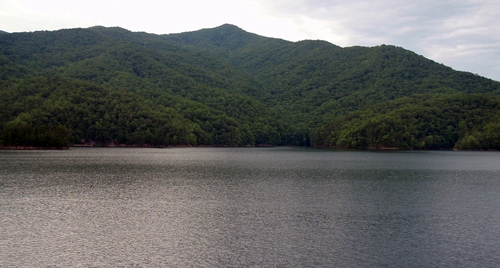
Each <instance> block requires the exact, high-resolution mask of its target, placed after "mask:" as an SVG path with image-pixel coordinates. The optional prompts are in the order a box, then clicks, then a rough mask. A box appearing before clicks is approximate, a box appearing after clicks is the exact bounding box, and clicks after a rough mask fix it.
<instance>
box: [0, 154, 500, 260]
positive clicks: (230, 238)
mask: <svg viewBox="0 0 500 268" xmlns="http://www.w3.org/2000/svg"><path fill="white" fill-rule="evenodd" d="M499 265H500V153H498V152H358V151H331V150H315V149H302V148H183V149H95V148H89V149H71V150H68V151H22V152H21V151H0V267H499Z"/></svg>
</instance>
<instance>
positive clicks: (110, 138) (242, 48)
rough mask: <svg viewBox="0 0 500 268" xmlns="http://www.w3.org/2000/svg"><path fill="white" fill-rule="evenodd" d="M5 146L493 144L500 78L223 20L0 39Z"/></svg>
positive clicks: (393, 51)
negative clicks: (166, 28)
mask: <svg viewBox="0 0 500 268" xmlns="http://www.w3.org/2000/svg"><path fill="white" fill-rule="evenodd" d="M0 87H1V88H0V89H1V91H0V97H1V98H0V115H1V122H0V124H1V133H0V143H1V144H3V145H32V146H63V145H66V144H79V143H92V144H97V145H112V144H127V145H141V146H144V145H151V146H171V145H218V146H221V145H239V146H245V145H262V144H266V145H313V146H329V147H347V148H366V147H370V148H382V147H397V148H405V149H451V148H457V149H500V144H499V143H500V142H499V139H500V137H499V135H500V134H497V133H500V131H496V130H499V128H500V105H499V103H500V83H499V82H496V81H493V80H490V79H487V78H484V77H480V76H477V75H473V74H470V73H466V72H458V71H454V70H452V69H451V68H449V67H446V66H444V65H442V64H438V63H435V62H433V61H431V60H428V59H426V58H424V57H422V56H420V55H417V54H415V53H413V52H411V51H408V50H405V49H403V48H399V47H395V46H387V45H381V46H377V47H371V48H368V47H349V48H341V47H338V46H335V45H333V44H330V43H328V42H325V41H313V40H305V41H300V42H289V41H285V40H281V39H274V38H267V37H263V36H259V35H256V34H252V33H248V32H245V31H244V30H242V29H240V28H238V27H236V26H233V25H227V24H226V25H222V26H220V27H216V28H213V29H203V30H199V31H195V32H188V33H180V34H169V35H154V34H147V33H136V32H130V31H128V30H125V29H122V28H117V27H114V28H105V27H99V26H98V27H91V28H87V29H65V30H59V31H52V32H47V31H46V32H33V33H5V34H1V35H0Z"/></svg>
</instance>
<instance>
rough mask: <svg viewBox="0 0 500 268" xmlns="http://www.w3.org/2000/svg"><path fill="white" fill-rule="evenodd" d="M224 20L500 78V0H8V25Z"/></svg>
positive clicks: (152, 29)
mask: <svg viewBox="0 0 500 268" xmlns="http://www.w3.org/2000/svg"><path fill="white" fill-rule="evenodd" d="M224 23H230V24H234V25H236V26H239V27H240V28H242V29H244V30H246V31H248V32H252V33H256V34H259V35H264V36H268V37H277V38H282V39H286V40H290V41H299V40H303V39H321V40H326V41H329V42H331V43H333V44H336V45H339V46H342V47H347V46H354V45H361V46H376V45H380V44H391V45H396V46H401V47H404V48H406V49H409V50H412V51H415V52H416V53H418V54H421V55H423V56H425V57H427V58H430V59H432V60H434V61H437V62H439V63H443V64H445V65H448V66H450V67H452V68H454V69H456V70H461V71H468V72H472V73H477V74H479V75H482V76H486V77H489V78H492V79H495V80H497V81H500V1H499V0H413V1H410V0H408V1H407V0H378V1H377V0H366V1H365V0H342V1H339V0H211V1H207V0H178V1H170V0H166V1H159V0H139V1H131V0H85V1H81V0H71V1H68V0H43V1H42V0H0V30H3V31H7V32H24V31H37V30H58V29H62V28H76V27H82V28H85V27H90V26H95V25H102V26H120V27H123V28H126V29H128V30H131V31H143V32H148V33H156V34H168V33H179V32H185V31H195V30H199V29H202V28H212V27H216V26H219V25H222V24H224Z"/></svg>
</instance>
